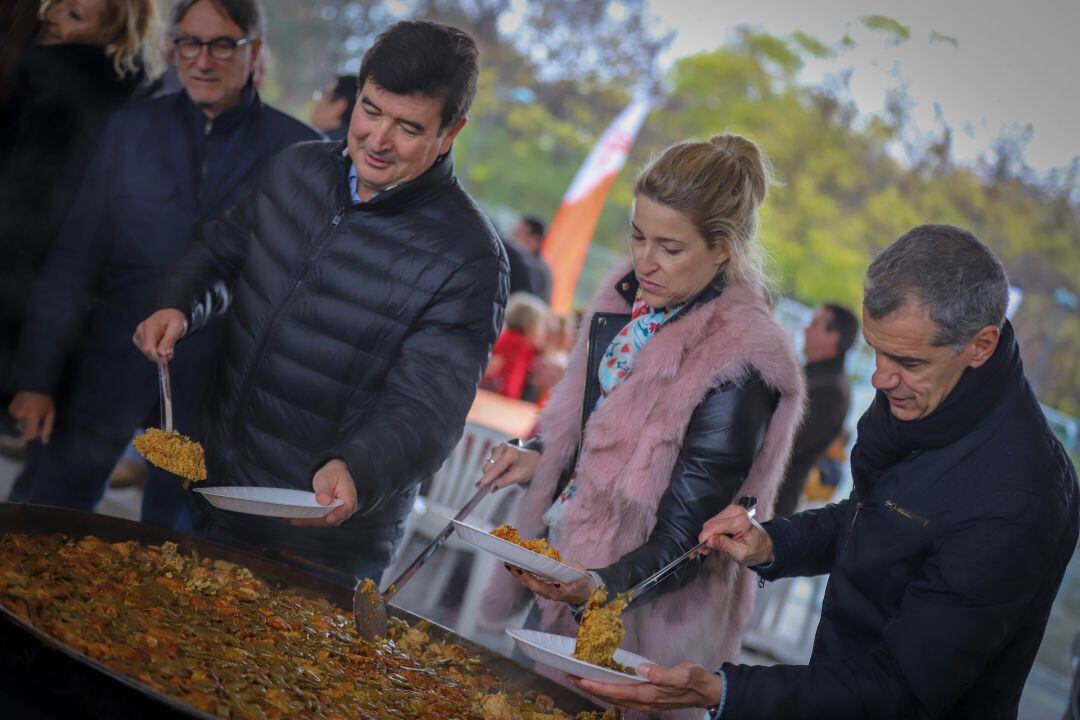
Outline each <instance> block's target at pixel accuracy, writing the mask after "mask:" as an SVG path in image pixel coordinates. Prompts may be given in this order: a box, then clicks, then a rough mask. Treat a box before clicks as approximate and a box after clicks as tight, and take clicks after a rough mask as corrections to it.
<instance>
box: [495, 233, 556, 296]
mask: <svg viewBox="0 0 1080 720" xmlns="http://www.w3.org/2000/svg"><path fill="white" fill-rule="evenodd" d="M503 245H504V246H505V247H506V257H507V260H508V261H509V262H510V292H511V293H516V292H527V293H529V294H530V295H535V296H536V297H538V298H540V299H541V300H543V301H544V302H551V270H550V268H548V267H547V263H546V262H544V259H543V258H539V257H536V256H535V255H530V254H529V253H528V252H526V251H524V250H522V249H521V248H519V247H518V246H517V245H515V244H514V242H513V241H512V240H504V241H503Z"/></svg>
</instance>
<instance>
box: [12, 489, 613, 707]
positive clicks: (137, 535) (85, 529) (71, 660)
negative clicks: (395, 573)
mask: <svg viewBox="0 0 1080 720" xmlns="http://www.w3.org/2000/svg"><path fill="white" fill-rule="evenodd" d="M7 533H19V534H23V535H30V536H34V537H35V538H40V537H42V536H46V535H52V534H55V533H63V534H64V535H67V536H70V537H72V538H82V537H84V536H94V537H96V538H99V539H101V540H103V541H106V542H109V543H121V542H126V541H135V542H137V543H140V544H141V545H144V546H161V545H162V544H163V543H167V542H172V543H176V544H177V545H178V546H179V548H180V549H181V550H182V551H184V552H187V553H189V554H190V553H191V552H192V551H194V552H195V553H197V554H198V555H199V556H202V557H207V558H214V559H217V560H223V561H227V562H229V563H235V564H236V565H238V566H242V567H244V568H247V569H249V570H250V571H251V572H252V573H253V574H254V575H255V576H257V577H258V578H261V579H262V580H263V581H265V582H266V584H267V585H269V586H271V587H273V588H281V589H283V590H285V589H288V588H291V589H293V590H295V591H296V592H297V594H299V595H303V596H306V597H310V598H321V599H324V600H327V601H329V602H330V603H332V604H333V605H335V606H336V607H337V608H338V609H342V608H348V607H350V606H351V601H352V591H351V589H349V588H346V587H344V586H342V585H337V584H334V583H332V582H329V581H327V580H323V579H321V578H319V577H315V576H313V575H310V574H308V573H305V572H303V571H301V570H298V569H295V568H293V567H290V566H288V565H284V564H281V563H277V562H273V561H271V560H269V559H267V558H265V557H262V556H258V555H253V554H250V553H247V552H243V551H241V550H237V549H234V548H231V547H228V546H225V545H220V544H217V543H213V542H209V541H206V540H202V539H200V538H195V537H191V536H188V535H183V534H180V533H174V532H168V531H163V530H160V529H158V528H155V527H153V526H149V525H144V524H142V523H135V522H130V521H127V520H121V519H118V518H112V517H107V516H103V515H94V514H90V513H83V512H77V511H72V510H63V509H59V508H49V507H41V506H34V505H21V504H14V503H0V536H3V535H4V534H7ZM342 612H344V611H342ZM346 614H347V613H346ZM391 616H392V617H395V618H399V619H401V620H404V621H405V622H407V623H409V624H410V625H412V624H415V623H417V622H418V621H419V620H420V618H418V617H417V616H415V615H413V614H411V613H409V612H407V611H404V610H402V609H400V608H394V607H391ZM428 634H429V636H430V638H431V640H432V641H434V642H439V643H453V644H455V645H458V646H461V647H463V648H464V649H465V650H466V651H468V654H469V655H471V656H473V657H474V658H476V659H478V660H479V661H480V664H482V666H483V668H484V669H485V670H486V674H488V675H490V676H494V677H495V678H498V680H499V682H500V686H501V687H505V688H507V689H508V690H515V691H519V692H525V691H539V692H541V693H544V694H545V695H548V696H550V697H551V698H552V699H554V701H555V705H556V706H557V707H558V708H560V709H562V710H563V711H565V712H568V713H576V712H579V711H582V710H595V709H596V706H595V705H591V704H589V703H588V702H587V701H585V700H584V699H582V698H581V697H579V696H577V695H575V694H573V693H571V692H569V691H568V690H566V689H564V688H562V687H560V686H558V685H557V684H555V683H553V682H551V681H550V680H548V679H546V678H543V677H541V676H538V675H536V674H534V673H532V672H529V671H527V670H525V669H523V668H522V667H520V666H518V665H517V664H515V663H513V662H512V661H510V660H509V659H507V658H505V657H503V656H501V655H498V654H495V653H492V652H490V651H488V650H486V649H484V648H482V647H480V646H478V645H475V644H473V643H471V642H470V641H468V640H466V639H464V638H462V637H460V636H457V635H455V634H454V633H453V632H451V631H450V630H448V629H446V628H442V627H439V626H436V625H432V626H431V628H430V629H429V630H428ZM218 714H219V715H220V712H219V713H218ZM300 714H304V713H300ZM0 716H2V717H5V718H8V717H10V718H20V720H21V718H24V717H25V718H67V717H78V718H110V719H114V718H119V719H123V718H211V717H214V714H212V713H208V712H202V711H200V710H198V709H196V708H195V707H193V706H191V705H190V704H185V703H183V702H181V701H179V700H178V699H176V698H174V697H170V696H169V695H168V694H165V693H164V692H161V691H158V690H155V689H154V688H152V687H150V686H148V685H147V684H144V683H141V682H138V681H137V680H135V679H133V678H132V677H129V676H128V675H125V674H124V673H121V672H118V671H115V670H113V669H111V668H110V667H107V666H106V664H103V663H102V662H98V661H96V660H94V659H92V658H91V657H89V656H88V655H87V654H84V653H83V652H79V651H78V650H76V649H74V648H73V647H72V646H71V645H70V644H67V643H65V642H62V641H61V640H59V639H57V638H56V637H54V636H53V635H51V634H48V633H46V632H44V631H42V630H40V629H38V628H36V627H34V626H33V625H31V624H30V623H28V622H26V621H25V620H23V619H22V618H20V617H19V616H18V615H17V614H15V613H13V612H12V611H11V610H9V609H8V608H6V607H4V606H3V605H0ZM234 716H237V717H238V716H243V713H239V714H237V715H234ZM403 720H404V718H403Z"/></svg>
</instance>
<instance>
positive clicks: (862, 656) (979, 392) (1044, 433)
mask: <svg viewBox="0 0 1080 720" xmlns="http://www.w3.org/2000/svg"><path fill="white" fill-rule="evenodd" d="M1007 298H1008V286H1007V282H1006V279H1005V271H1004V269H1003V268H1002V266H1001V263H1000V262H999V261H998V259H997V258H995V257H994V256H993V254H992V253H991V252H990V251H989V250H988V249H987V248H986V247H985V246H984V245H982V244H981V243H980V242H979V241H978V240H977V239H976V238H975V237H974V236H973V235H972V234H971V233H969V232H967V231H965V230H961V229H959V228H954V227H950V226H947V225H924V226H921V227H918V228H915V229H914V230H912V231H911V232H909V233H907V234H906V235H904V236H903V237H902V238H900V239H899V240H897V241H896V242H895V243H893V245H892V246H890V247H889V248H888V249H887V250H886V251H885V252H883V253H882V254H881V255H879V256H878V257H877V258H876V259H875V260H874V262H873V264H872V265H871V266H870V270H869V272H868V274H867V280H866V294H865V298H864V302H863V328H864V333H865V336H866V341H867V343H868V344H869V345H870V346H871V347H872V348H874V351H875V352H876V355H877V368H876V372H875V373H874V377H873V384H874V387H875V388H877V391H878V392H877V397H876V398H875V400H874V402H873V404H872V405H871V406H870V409H869V410H867V411H866V413H865V414H864V415H863V417H862V419H861V420H860V421H859V426H858V442H857V444H856V445H855V449H854V451H853V452H852V458H851V470H852V476H853V478H854V480H855V489H854V491H853V492H852V495H851V497H850V498H848V499H847V500H845V501H843V502H841V503H838V504H836V505H829V506H828V507H825V508H822V509H820V510H812V511H808V512H803V513H798V514H796V515H793V516H792V517H790V518H778V519H775V520H772V521H770V522H767V523H765V524H764V526H761V525H757V524H756V523H754V522H752V521H751V520H750V519H749V518H748V517H747V514H746V512H745V511H744V510H742V509H741V508H738V507H729V508H727V509H725V510H724V511H723V512H721V513H720V514H719V515H717V516H716V517H715V518H713V519H712V520H709V521H708V522H707V523H706V524H705V529H704V530H703V531H702V539H703V540H706V541H707V542H708V543H709V547H710V548H712V549H715V550H720V551H724V552H727V553H729V554H730V555H731V556H732V557H733V558H735V559H736V560H737V561H739V562H741V563H744V564H746V565H750V566H753V567H754V569H756V570H757V572H758V573H759V574H760V575H761V576H762V577H763V578H765V579H774V578H778V577H795V576H809V575H820V574H823V573H829V574H830V577H829V584H828V587H827V589H826V591H825V599H824V601H823V603H822V607H821V621H820V624H819V625H818V630H817V636H816V638H815V640H814V650H813V655H812V656H811V658H810V664H809V665H808V666H804V667H791V666H774V667H751V666H747V665H736V664H733V663H727V664H725V665H724V666H723V667H721V668H720V669H719V670H717V671H716V673H715V674H711V673H709V671H708V670H706V669H704V668H702V667H700V666H693V665H681V666H678V667H675V668H671V669H665V668H655V667H654V668H651V669H649V670H648V671H647V677H648V679H649V680H650V681H651V682H650V683H647V684H642V685H637V686H620V688H629V689H620V688H614V687H612V686H609V685H597V684H594V683H590V682H588V681H583V682H582V687H584V688H586V689H587V690H590V691H592V692H595V693H598V694H600V696H601V697H604V698H605V699H608V700H611V701H613V702H616V703H618V704H622V705H629V706H631V707H709V706H712V710H711V715H710V717H713V718H719V717H722V718H725V719H727V718H733V719H739V718H792V719H795V720H797V719H799V718H837V719H840V718H859V719H865V720H885V719H886V718H949V719H951V720H959V719H960V718H965V719H967V718H971V719H972V720H974V719H976V718H977V719H978V720H997V719H1001V720H1004V719H1005V718H1015V717H1016V715H1017V712H1018V708H1019V702H1020V694H1021V691H1022V690H1023V688H1024V682H1025V680H1026V679H1027V676H1028V673H1029V671H1030V670H1031V665H1032V663H1033V662H1034V660H1035V653H1036V651H1037V650H1038V649H1039V643H1040V642H1041V640H1042V636H1043V632H1044V631H1045V629H1046V621H1047V618H1048V617H1049V615H1050V607H1051V605H1052V604H1053V601H1054V596H1055V595H1056V594H1057V590H1058V587H1059V586H1060V584H1061V579H1062V576H1063V575H1064V573H1065V567H1066V565H1067V564H1068V562H1069V558H1070V557H1071V556H1072V553H1073V550H1074V548H1075V545H1076V539H1077V528H1078V525H1080V518H1078V509H1080V506H1078V502H1077V480H1076V472H1075V470H1074V468H1073V467H1072V465H1071V463H1070V462H1069V458H1068V455H1066V453H1065V450H1064V449H1063V448H1062V446H1061V443H1060V442H1058V440H1057V438H1056V437H1055V436H1054V434H1053V432H1052V431H1051V430H1050V428H1049V426H1048V425H1047V423H1046V419H1045V418H1044V417H1043V414H1042V410H1041V408H1040V407H1039V403H1038V402H1037V401H1036V399H1035V396H1034V394H1033V393H1032V391H1031V387H1030V386H1029V385H1028V383H1027V380H1026V379H1025V378H1024V370H1023V364H1022V363H1021V361H1020V351H1019V347H1018V345H1017V343H1016V338H1015V336H1014V334H1013V329H1012V326H1011V325H1010V324H1009V321H1008V320H1006V319H1005V306H1006V302H1007Z"/></svg>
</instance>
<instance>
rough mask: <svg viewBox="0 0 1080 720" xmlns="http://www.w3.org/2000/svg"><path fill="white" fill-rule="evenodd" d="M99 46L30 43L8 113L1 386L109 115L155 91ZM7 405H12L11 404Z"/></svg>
mask: <svg viewBox="0 0 1080 720" xmlns="http://www.w3.org/2000/svg"><path fill="white" fill-rule="evenodd" d="M144 81H145V77H144V75H142V73H137V74H135V75H129V76H126V77H123V78H121V77H119V76H118V75H117V74H116V70H115V69H114V68H113V61H112V59H111V58H109V57H107V56H106V55H105V50H104V48H102V47H98V46H95V45H79V44H66V45H50V46H44V45H28V46H27V47H26V48H25V49H24V51H23V53H22V55H21V61H20V63H19V66H18V72H17V75H16V82H15V87H14V91H13V93H12V95H11V98H10V100H9V101H6V102H4V103H3V104H4V109H3V110H2V111H0V208H2V209H3V211H2V212H0V257H3V263H2V264H0V268H2V269H0V385H2V386H3V387H4V388H5V389H8V390H13V389H18V388H13V387H8V383H6V382H4V381H5V380H6V379H7V374H8V371H9V367H10V363H11V360H12V358H13V355H14V351H15V345H16V344H17V342H18V339H19V332H20V327H21V322H22V318H23V314H24V312H25V311H26V305H27V302H28V298H29V296H30V290H31V287H32V286H33V282H34V276H35V272H36V270H37V268H38V266H39V265H40V264H41V262H42V261H43V259H44V257H45V255H46V254H47V253H48V251H49V248H50V247H51V245H52V243H53V240H54V239H55V237H56V234H57V231H58V230H59V228H60V226H61V223H62V222H63V220H64V218H65V217H66V215H67V210H68V208H69V207H70V206H71V200H72V197H73V196H74V195H75V193H76V191H77V190H78V188H79V183H80V181H81V180H82V177H83V174H84V173H85V171H86V167H87V164H88V163H89V162H90V158H91V156H92V155H93V153H94V150H95V149H96V148H97V146H98V142H99V140H100V139H101V134H102V132H103V131H104V128H105V123H106V120H107V118H108V116H109V114H110V113H111V112H112V111H113V110H115V109H116V108H118V107H120V106H121V105H123V104H124V103H125V102H127V101H128V100H129V99H132V98H133V97H139V96H142V95H143V94H144V93H146V92H147V91H148V88H147V87H146V86H145V82H144ZM5 404H6V402H5Z"/></svg>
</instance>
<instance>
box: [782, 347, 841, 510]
mask: <svg viewBox="0 0 1080 720" xmlns="http://www.w3.org/2000/svg"><path fill="white" fill-rule="evenodd" d="M805 370H806V398H807V401H808V405H807V411H806V417H805V418H804V420H803V424H802V426H801V427H800V428H799V431H798V433H796V435H795V445H794V447H793V448H792V450H791V463H790V464H789V465H788V469H787V473H786V474H785V476H784V484H783V485H782V486H781V487H780V496H779V497H778V498H777V500H776V510H775V513H776V517H787V516H788V515H791V514H792V513H794V512H795V510H796V509H797V508H798V506H799V497H800V496H801V495H802V490H803V486H804V485H805V483H806V476H807V474H808V473H809V472H810V470H811V469H812V468H813V467H814V464H815V463H817V461H818V459H819V458H821V456H822V454H824V452H825V449H826V448H828V447H829V443H831V442H832V441H833V439H834V438H835V437H836V436H837V435H839V434H840V431H841V430H842V429H843V427H844V418H846V417H847V414H848V409H849V408H850V407H851V382H850V381H849V380H848V379H847V376H846V375H845V374H844V356H843V355H841V356H840V357H837V358H829V359H828V360H819V361H817V362H812V363H808V364H807V365H806V367H805Z"/></svg>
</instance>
